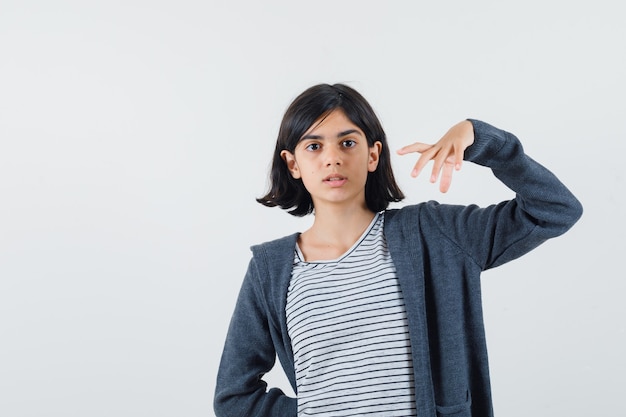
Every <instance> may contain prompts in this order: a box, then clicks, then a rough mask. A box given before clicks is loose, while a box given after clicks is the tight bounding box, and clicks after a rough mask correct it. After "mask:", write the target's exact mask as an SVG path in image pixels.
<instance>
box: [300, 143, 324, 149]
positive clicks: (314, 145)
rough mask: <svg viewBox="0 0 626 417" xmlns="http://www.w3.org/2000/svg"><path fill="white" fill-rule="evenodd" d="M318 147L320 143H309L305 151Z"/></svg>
mask: <svg viewBox="0 0 626 417" xmlns="http://www.w3.org/2000/svg"><path fill="white" fill-rule="evenodd" d="M319 148H320V144H319V143H309V144H308V145H307V146H306V148H304V149H306V150H307V151H317V150H319Z"/></svg>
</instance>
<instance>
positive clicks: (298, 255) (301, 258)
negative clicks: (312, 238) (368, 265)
mask: <svg viewBox="0 0 626 417" xmlns="http://www.w3.org/2000/svg"><path fill="white" fill-rule="evenodd" d="M381 216H382V213H376V214H375V215H374V218H373V219H372V221H371V222H370V224H369V225H368V226H367V228H366V229H365V231H364V232H363V233H362V234H361V237H359V238H358V239H357V240H356V242H354V244H353V245H352V246H351V247H350V248H349V249H348V250H347V251H345V252H344V253H343V254H342V255H340V256H339V257H338V258H335V259H321V260H315V261H306V260H305V259H304V254H303V253H302V251H301V250H300V245H298V242H297V241H296V258H297V260H298V263H302V264H332V263H339V262H341V261H342V260H343V259H344V258H346V257H347V256H348V255H350V254H351V253H352V252H353V251H354V250H355V249H356V248H357V247H358V246H359V245H360V244H361V242H363V240H364V239H365V238H366V237H367V235H368V234H369V233H370V231H371V230H372V229H373V228H374V225H375V224H376V222H377V221H378V219H379V218H380V217H381Z"/></svg>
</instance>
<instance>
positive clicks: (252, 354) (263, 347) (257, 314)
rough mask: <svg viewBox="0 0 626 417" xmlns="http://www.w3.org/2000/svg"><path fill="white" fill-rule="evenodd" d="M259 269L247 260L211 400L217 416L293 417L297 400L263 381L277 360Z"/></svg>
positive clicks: (295, 412) (253, 261) (252, 261)
mask: <svg viewBox="0 0 626 417" xmlns="http://www.w3.org/2000/svg"><path fill="white" fill-rule="evenodd" d="M258 273H259V272H258V268H257V266H256V263H255V260H254V258H253V259H252V260H251V261H250V264H249V266H248V271H247V273H246V276H245V278H244V281H243V284H242V287H241V290H240V292H239V297H238V299H237V304H236V306H235V311H234V313H233V316H232V319H231V322H230V326H229V329H228V334H227V336H226V342H225V346H224V351H223V353H222V359H221V362H220V366H219V370H218V375H217V384H216V390H215V398H214V404H213V406H214V410H215V415H216V416H217V417H231V416H232V417H244V416H246V417H247V416H255V417H256V416H258V417H275V416H284V417H295V416H296V415H297V403H296V399H294V398H290V397H288V396H286V395H285V394H284V393H283V391H282V390H280V389H277V388H272V389H270V390H267V383H266V382H265V381H264V380H263V379H262V378H263V376H264V375H265V374H266V373H267V372H269V371H270V370H271V369H272V367H273V366H274V363H275V361H276V351H275V348H274V344H273V341H272V337H271V334H270V330H269V319H268V310H267V306H266V305H265V304H264V302H263V297H262V292H261V289H260V286H259V285H258V282H259V281H258V278H257V277H258Z"/></svg>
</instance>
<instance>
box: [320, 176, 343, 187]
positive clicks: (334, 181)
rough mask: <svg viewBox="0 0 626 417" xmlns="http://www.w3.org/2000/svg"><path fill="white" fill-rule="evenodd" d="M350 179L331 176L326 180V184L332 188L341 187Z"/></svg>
mask: <svg viewBox="0 0 626 417" xmlns="http://www.w3.org/2000/svg"><path fill="white" fill-rule="evenodd" d="M347 180H348V179H347V178H346V177H344V176H343V175H339V174H330V175H328V176H327V177H326V178H324V182H325V183H326V184H328V185H330V186H331V187H341V186H342V185H343V184H345V182H346V181H347Z"/></svg>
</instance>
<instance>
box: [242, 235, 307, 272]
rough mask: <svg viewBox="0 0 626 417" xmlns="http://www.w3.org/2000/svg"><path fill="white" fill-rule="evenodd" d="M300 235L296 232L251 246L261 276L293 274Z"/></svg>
mask: <svg viewBox="0 0 626 417" xmlns="http://www.w3.org/2000/svg"><path fill="white" fill-rule="evenodd" d="M298 235H299V233H294V234H291V235H288V236H284V237H281V238H279V239H274V240H270V241H267V242H264V243H260V244H258V245H254V246H251V247H250V250H251V251H252V262H253V263H254V264H255V266H256V269H257V270H258V273H259V275H260V278H263V277H266V278H267V277H270V276H285V275H290V274H291V268H292V266H293V258H294V253H295V250H296V242H297V240H298Z"/></svg>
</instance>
